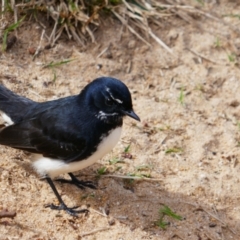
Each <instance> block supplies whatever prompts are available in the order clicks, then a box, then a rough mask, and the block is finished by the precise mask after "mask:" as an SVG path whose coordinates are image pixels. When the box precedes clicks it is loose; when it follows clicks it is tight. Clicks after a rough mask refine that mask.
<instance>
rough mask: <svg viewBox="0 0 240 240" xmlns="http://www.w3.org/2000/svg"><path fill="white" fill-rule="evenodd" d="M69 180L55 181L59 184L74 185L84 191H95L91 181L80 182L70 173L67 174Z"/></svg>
mask: <svg viewBox="0 0 240 240" xmlns="http://www.w3.org/2000/svg"><path fill="white" fill-rule="evenodd" d="M68 175H69V176H70V178H71V180H67V179H57V180H56V181H59V182H61V183H70V184H74V185H76V186H77V187H78V188H81V189H85V188H92V189H96V186H95V185H94V184H93V182H91V181H82V180H79V179H77V178H76V177H75V176H74V175H73V174H72V173H68Z"/></svg>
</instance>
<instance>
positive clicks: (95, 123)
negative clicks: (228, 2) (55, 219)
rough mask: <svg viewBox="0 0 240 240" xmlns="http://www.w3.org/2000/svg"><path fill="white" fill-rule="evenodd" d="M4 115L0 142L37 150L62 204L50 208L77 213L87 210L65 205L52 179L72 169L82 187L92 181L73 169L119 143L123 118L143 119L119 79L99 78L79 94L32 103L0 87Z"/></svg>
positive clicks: (38, 160) (38, 167) (41, 168)
mask: <svg viewBox="0 0 240 240" xmlns="http://www.w3.org/2000/svg"><path fill="white" fill-rule="evenodd" d="M0 111H1V112H0V113H1V115H2V118H3V120H4V122H5V127H4V128H3V129H1V131H0V144H2V145H6V146H9V147H12V148H16V149H21V150H24V151H28V152H31V153H34V154H36V155H35V158H34V161H33V167H34V169H35V170H36V171H37V172H38V173H39V174H40V175H41V176H42V177H44V178H46V180H47V182H48V183H49V185H50V187H51V188H52V190H53V192H54V194H55V195H56V197H57V199H58V201H59V205H54V204H50V205H48V207H50V208H51V209H57V210H65V211H66V212H68V213H69V214H71V215H76V214H77V213H80V212H86V211H87V210H85V209H82V210H76V208H77V207H73V208H70V207H67V206H66V204H65V203H64V202H63V200H62V198H61V196H60V195H59V193H58V191H57V189H56V187H55V185H54V183H53V181H52V178H53V177H55V176H57V175H59V174H63V173H68V174H69V176H70V178H71V180H62V182H70V183H74V184H75V185H77V186H78V187H79V188H84V187H90V188H94V185H93V184H92V183H91V182H90V181H80V180H79V179H77V178H76V177H75V176H74V175H73V174H72V172H74V171H78V170H81V169H83V168H86V167H88V166H90V165H91V164H93V163H95V162H96V161H97V160H98V159H100V158H102V157H103V156H104V155H105V154H107V153H108V152H110V151H111V150H112V148H113V147H114V146H115V145H116V144H117V142H118V140H119V138H120V134H121V130H122V123H123V117H124V116H126V115H127V116H129V117H132V118H134V119H136V120H138V121H140V118H139V117H138V116H137V115H136V114H135V113H134V111H133V108H132V99H131V94H130V92H129V90H128V88H127V86H126V85H125V84H124V83H122V82H121V81H120V80H118V79H115V78H110V77H101V78H97V79H95V80H94V81H92V82H91V83H90V84H88V85H87V86H86V87H85V88H84V89H83V90H82V91H81V92H80V94H78V95H75V96H69V97H65V98H60V99H58V100H53V101H47V102H41V103H38V102H34V101H32V100H30V99H28V98H25V97H22V96H19V95H17V94H15V93H13V92H12V91H10V90H8V89H7V88H5V87H4V86H2V85H0Z"/></svg>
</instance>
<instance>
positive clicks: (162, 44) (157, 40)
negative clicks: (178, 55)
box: [148, 28, 173, 54]
mask: <svg viewBox="0 0 240 240" xmlns="http://www.w3.org/2000/svg"><path fill="white" fill-rule="evenodd" d="M148 33H149V35H150V36H151V37H152V38H153V39H154V40H155V41H156V42H157V43H158V44H160V45H161V46H162V47H163V48H165V49H166V50H167V51H168V52H169V53H171V54H173V50H172V49H171V48H169V47H168V46H167V45H166V44H165V43H164V42H163V41H162V40H161V39H160V38H159V37H157V36H156V35H155V34H154V33H153V32H152V30H151V29H150V28H149V30H148Z"/></svg>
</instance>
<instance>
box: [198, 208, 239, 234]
mask: <svg viewBox="0 0 240 240" xmlns="http://www.w3.org/2000/svg"><path fill="white" fill-rule="evenodd" d="M201 209H202V210H203V211H204V212H205V213H207V214H209V215H210V216H211V217H212V218H215V219H216V220H218V221H219V222H220V223H222V224H223V225H224V227H227V228H228V229H229V230H230V231H231V232H232V233H233V234H235V235H236V232H234V231H233V230H232V229H231V228H229V227H228V225H227V224H226V223H225V222H224V221H222V220H221V219H220V218H219V217H217V216H215V215H214V214H212V213H210V212H208V211H207V210H205V209H204V208H202V207H201Z"/></svg>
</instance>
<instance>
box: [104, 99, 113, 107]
mask: <svg viewBox="0 0 240 240" xmlns="http://www.w3.org/2000/svg"><path fill="white" fill-rule="evenodd" d="M105 103H106V105H107V106H109V107H111V106H113V104H114V102H113V100H112V99H110V98H106V99H105Z"/></svg>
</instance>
